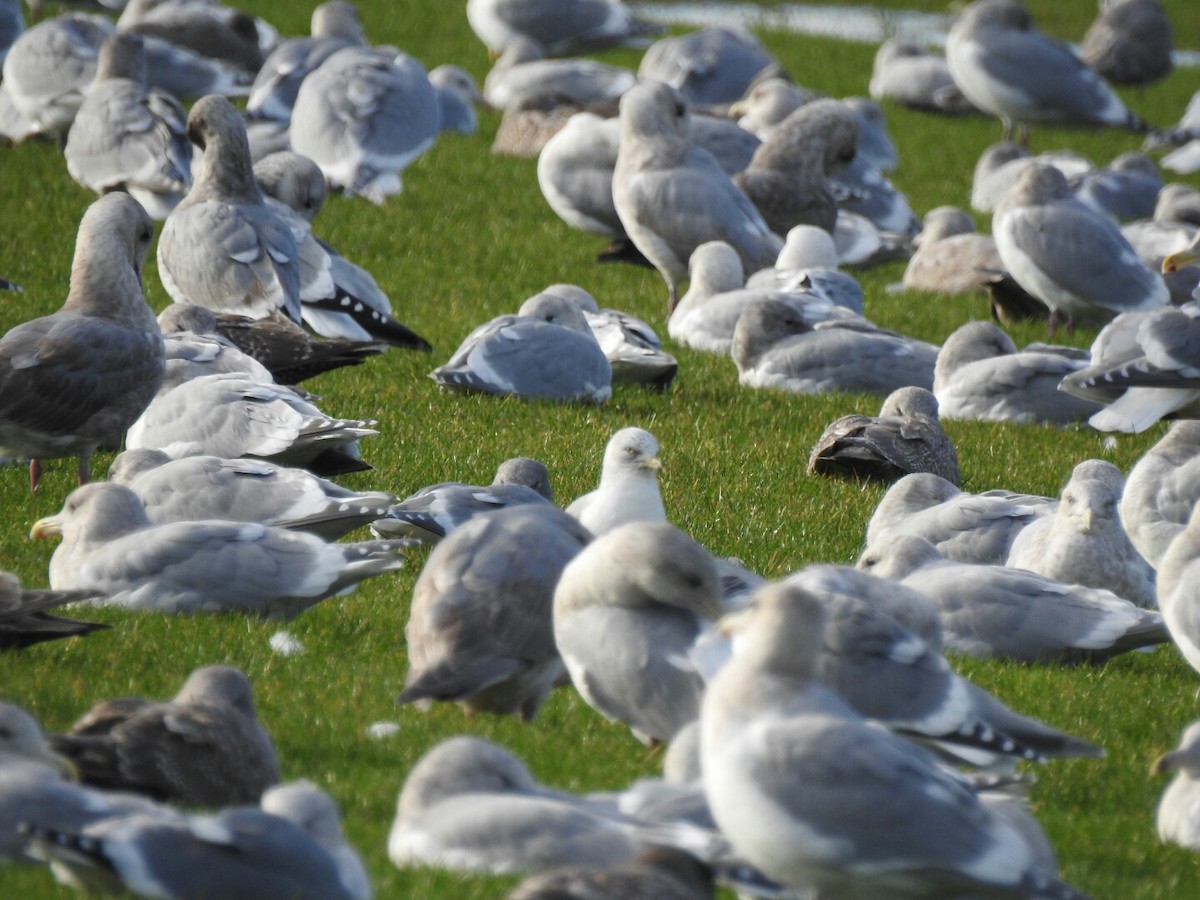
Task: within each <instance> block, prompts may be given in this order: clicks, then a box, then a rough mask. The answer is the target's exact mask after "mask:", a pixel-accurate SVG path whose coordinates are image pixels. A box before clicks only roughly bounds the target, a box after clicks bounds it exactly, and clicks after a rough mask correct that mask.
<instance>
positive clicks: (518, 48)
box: [483, 37, 637, 109]
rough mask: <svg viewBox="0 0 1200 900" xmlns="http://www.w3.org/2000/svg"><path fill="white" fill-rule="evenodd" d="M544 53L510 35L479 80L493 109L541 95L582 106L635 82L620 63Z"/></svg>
mask: <svg viewBox="0 0 1200 900" xmlns="http://www.w3.org/2000/svg"><path fill="white" fill-rule="evenodd" d="M546 56H547V55H546V53H545V51H544V50H543V48H542V47H541V45H540V44H538V43H537V42H536V41H532V40H530V39H528V38H524V37H517V38H513V39H512V40H511V41H509V42H508V46H506V47H505V48H504V52H503V53H502V54H501V55H500V58H499V59H498V60H496V64H495V65H494V66H492V68H491V71H489V72H488V74H487V77H486V78H485V79H484V81H483V99H484V100H486V101H487V102H488V103H489V104H490V105H491V106H492V107H494V108H496V109H507V108H508V107H510V106H513V105H515V104H518V103H520V102H522V101H523V100H527V99H529V98H531V97H541V96H550V97H554V98H555V100H556V102H558V103H571V104H574V105H577V106H586V105H587V104H590V103H604V102H605V101H610V100H616V99H618V98H619V97H620V96H621V95H622V94H624V93H625V92H626V91H627V90H629V89H630V88H631V87H633V86H634V85H635V84H637V76H636V75H634V74H633V72H632V71H631V70H629V69H625V68H622V67H621V66H613V65H609V64H608V63H602V62H597V61H596V60H591V59H547V58H546Z"/></svg>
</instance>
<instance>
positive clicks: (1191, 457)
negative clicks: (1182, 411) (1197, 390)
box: [1120, 419, 1200, 567]
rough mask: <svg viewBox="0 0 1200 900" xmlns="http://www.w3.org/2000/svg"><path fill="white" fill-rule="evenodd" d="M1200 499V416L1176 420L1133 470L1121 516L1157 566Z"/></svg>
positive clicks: (1127, 485)
mask: <svg viewBox="0 0 1200 900" xmlns="http://www.w3.org/2000/svg"><path fill="white" fill-rule="evenodd" d="M1198 503H1200V421H1196V420H1192V419H1187V420H1181V421H1179V422H1176V423H1175V424H1173V425H1172V426H1171V428H1170V430H1168V431H1167V433H1166V434H1164V435H1163V436H1162V438H1160V439H1159V441H1158V443H1157V444H1155V445H1154V446H1153V447H1151V448H1150V449H1149V450H1147V451H1146V452H1145V453H1144V454H1142V457H1141V459H1139V460H1138V461H1137V462H1135V463H1134V464H1133V468H1132V469H1130V470H1129V477H1128V478H1127V479H1126V480H1125V493H1124V494H1122V495H1121V507H1120V511H1121V521H1122V522H1123V523H1124V524H1125V529H1126V531H1128V532H1129V539H1130V540H1131V541H1133V545H1134V546H1135V547H1137V549H1138V552H1139V553H1141V554H1142V556H1144V557H1145V558H1146V561H1147V562H1149V563H1150V564H1151V565H1152V566H1155V567H1157V566H1158V565H1159V562H1160V561H1161V560H1162V556H1163V554H1164V553H1166V552H1167V547H1168V546H1169V545H1170V543H1171V541H1172V540H1173V539H1174V538H1175V535H1177V534H1179V532H1181V531H1183V529H1184V528H1185V527H1186V526H1187V521H1188V518H1189V517H1190V516H1191V514H1192V510H1193V509H1194V508H1195V507H1196V505H1197V504H1198Z"/></svg>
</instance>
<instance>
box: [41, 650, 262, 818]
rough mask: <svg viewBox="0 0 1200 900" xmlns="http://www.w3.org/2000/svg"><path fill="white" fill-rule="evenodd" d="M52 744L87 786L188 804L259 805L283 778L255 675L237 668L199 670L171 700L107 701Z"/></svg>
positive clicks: (205, 668)
mask: <svg viewBox="0 0 1200 900" xmlns="http://www.w3.org/2000/svg"><path fill="white" fill-rule="evenodd" d="M50 746H51V747H52V748H53V749H54V751H55V752H56V753H59V754H61V755H62V756H64V757H65V758H67V759H69V760H71V762H72V763H73V764H74V765H75V766H76V767H77V769H78V770H79V776H80V779H81V780H82V781H83V782H85V783H87V784H90V785H93V786H96V787H105V788H110V789H118V790H125V791H134V792H137V793H139V794H144V795H146V796H149V797H152V798H154V799H157V800H172V801H174V802H177V803H183V804H186V805H189V806H205V807H217V806H226V805H230V804H234V803H257V802H258V800H259V798H260V797H261V796H262V793H263V791H265V790H266V789H267V788H269V787H270V786H271V785H273V784H276V783H278V781H279V764H278V762H277V761H276V758H275V748H274V747H273V745H272V743H271V737H270V735H269V734H268V733H267V731H266V729H265V728H263V726H262V724H261V723H260V722H259V721H258V719H257V717H256V714H255V711H254V694H253V688H252V687H251V685H250V680H249V679H248V678H247V677H246V675H245V674H244V673H243V672H242V671H241V670H240V669H236V668H234V667H232V666H204V667H202V668H199V669H196V670H195V671H194V672H192V673H191V675H189V676H188V678H187V680H186V681H185V682H184V683H183V686H182V687H181V688H180V689H179V691H178V693H176V694H175V696H174V697H173V698H172V699H171V700H168V701H163V702H158V701H154V700H146V699H142V698H135V697H121V698H118V699H115V700H106V701H104V702H102V703H100V704H98V705H96V706H95V707H93V708H92V709H91V710H90V711H89V712H88V713H86V714H85V715H84V716H83V717H82V718H80V719H79V720H78V721H77V722H76V723H75V724H74V725H73V726H72V728H71V730H70V732H68V733H66V734H61V735H53V736H52V737H51V739H50Z"/></svg>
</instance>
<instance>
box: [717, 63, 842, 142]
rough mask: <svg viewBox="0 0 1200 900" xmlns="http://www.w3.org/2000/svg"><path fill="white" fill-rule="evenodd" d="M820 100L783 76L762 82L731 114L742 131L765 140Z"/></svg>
mask: <svg viewBox="0 0 1200 900" xmlns="http://www.w3.org/2000/svg"><path fill="white" fill-rule="evenodd" d="M820 96H821V95H819V94H817V93H816V92H814V91H810V90H808V89H807V88H802V87H800V85H798V84H795V83H793V82H792V81H791V80H789V79H787V78H784V77H782V76H776V77H773V78H763V79H762V80H757V81H755V82H754V84H753V85H752V86H751V87H750V89H749V90H747V91H746V93H745V95H744V96H742V97H741V98H740V99H739V100H738V101H737V102H736V103H733V104H731V105H730V106H729V114H730V116H733V117H735V118H736V119H737V123H738V125H740V126H741V127H742V128H744V129H746V130H747V131H749V132H750V133H751V134H754V135H757V136H758V137H759V138H760V139H762V140H766V138H767V137H769V136H770V134H771V132H772V131H774V130H775V127H776V126H777V125H779V123H781V122H782V121H783V120H784V119H786V118H787V117H788V116H790V115H791V114H792V113H794V112H795V111H796V110H798V109H799V108H800V107H802V106H804V105H806V104H808V103H812V102H814V101H816V100H818V99H820Z"/></svg>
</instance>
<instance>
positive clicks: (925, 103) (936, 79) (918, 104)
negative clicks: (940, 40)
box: [867, 37, 978, 116]
mask: <svg viewBox="0 0 1200 900" xmlns="http://www.w3.org/2000/svg"><path fill="white" fill-rule="evenodd" d="M867 90H868V91H869V93H870V94H871V99H872V100H891V101H892V102H893V103H899V104H901V105H902V106H911V107H912V108H914V109H927V110H932V111H933V112H940V113H946V114H948V115H954V116H962V115H967V114H969V113H973V112H977V111H978V110H976V109H975V107H974V106H972V105H971V102H970V101H969V100H967V98H966V97H964V96H963V94H962V91H960V90H959V88H958V85H956V84H955V83H954V76H953V75H951V74H950V66H949V65H948V64H947V63H946V58H945V56H943V55H942V54H940V53H935V52H932V51H930V50H927V49H925V48H924V47H922V46H920V45H919V44H917V43H914V42H913V41H910V40H906V39H904V38H901V37H891V38H888V39H887V40H886V41H884V42H883V43H882V44H880V45H879V49H878V50H877V51H875V62H874V63H873V64H872V67H871V82H870V85H869V86H868V88H867Z"/></svg>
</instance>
